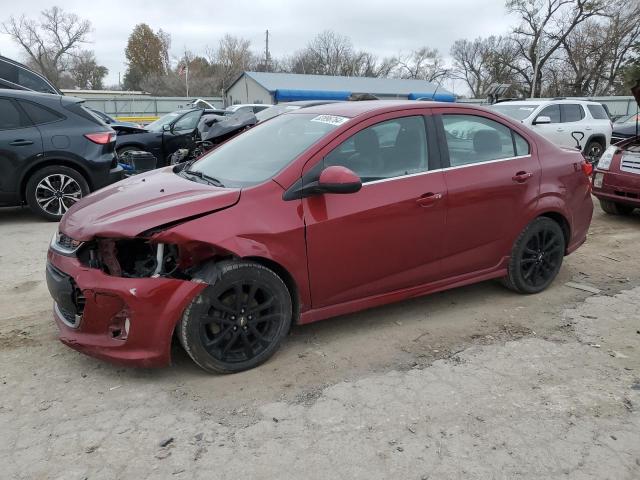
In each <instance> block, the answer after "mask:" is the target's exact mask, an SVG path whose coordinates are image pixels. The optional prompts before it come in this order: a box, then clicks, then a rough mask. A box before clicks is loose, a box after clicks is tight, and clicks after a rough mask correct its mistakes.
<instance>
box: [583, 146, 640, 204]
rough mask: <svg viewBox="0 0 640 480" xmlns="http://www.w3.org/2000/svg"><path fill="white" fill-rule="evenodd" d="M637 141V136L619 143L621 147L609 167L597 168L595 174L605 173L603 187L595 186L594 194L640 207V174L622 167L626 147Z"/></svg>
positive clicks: (604, 198)
mask: <svg viewBox="0 0 640 480" xmlns="http://www.w3.org/2000/svg"><path fill="white" fill-rule="evenodd" d="M637 141H638V139H637V138H633V139H630V140H626V141H624V142H620V143H617V144H616V146H617V147H619V149H618V150H617V151H616V153H615V154H614V155H613V159H612V160H611V165H610V166H609V169H608V170H602V169H600V168H597V167H596V168H595V174H601V175H604V178H603V183H602V187H601V188H597V187H596V186H595V185H594V186H593V194H594V195H595V196H596V197H597V198H601V199H603V200H611V201H613V202H620V203H624V204H626V205H633V206H634V207H636V208H640V175H639V174H637V173H631V172H624V171H622V170H621V169H620V163H621V161H622V155H623V153H624V149H625V148H626V147H628V146H630V145H631V144H633V143H636V142H637Z"/></svg>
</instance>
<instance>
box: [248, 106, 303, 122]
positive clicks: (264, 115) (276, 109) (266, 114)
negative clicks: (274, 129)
mask: <svg viewBox="0 0 640 480" xmlns="http://www.w3.org/2000/svg"><path fill="white" fill-rule="evenodd" d="M299 108H300V105H275V106H273V107H269V108H265V109H264V110H260V111H259V112H258V113H256V118H257V119H258V121H259V122H263V121H265V120H269V119H270V118H273V117H276V116H278V115H280V114H282V113H285V112H290V111H292V110H298V109H299Z"/></svg>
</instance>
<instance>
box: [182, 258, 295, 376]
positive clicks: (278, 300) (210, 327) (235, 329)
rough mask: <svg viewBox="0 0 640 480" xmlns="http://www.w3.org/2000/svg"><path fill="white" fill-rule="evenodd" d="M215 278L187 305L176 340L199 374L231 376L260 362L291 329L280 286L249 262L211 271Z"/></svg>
mask: <svg viewBox="0 0 640 480" xmlns="http://www.w3.org/2000/svg"><path fill="white" fill-rule="evenodd" d="M217 275H218V278H217V279H215V280H213V281H212V283H211V284H210V285H209V286H208V287H207V288H206V289H205V290H204V291H203V292H202V293H201V294H200V295H199V296H198V297H197V298H196V299H195V300H194V301H193V302H192V304H191V306H190V307H189V308H188V309H187V311H186V312H185V315H184V318H183V320H182V323H181V325H180V326H179V332H178V334H179V337H180V340H181V342H182V344H183V346H184V348H185V350H186V351H187V353H188V354H189V355H190V356H191V358H192V359H193V360H194V361H195V362H196V363H197V364H198V365H199V366H200V367H202V368H203V369H205V370H207V371H210V372H217V373H232V372H238V371H242V370H247V369H249V368H253V367H255V366H257V365H259V364H260V363H262V362H264V361H266V360H267V359H268V358H269V357H270V356H271V355H272V354H273V353H274V352H275V351H276V349H277V348H278V346H279V344H280V342H281V341H282V339H283V338H284V336H285V335H286V334H287V332H288V329H289V325H290V323H291V298H290V296H289V292H288V290H287V287H286V286H285V285H284V283H283V282H282V280H281V279H280V278H279V277H278V276H277V275H276V274H275V273H274V272H272V271H271V270H269V269H267V268H266V267H264V266H262V265H259V264H257V263H253V262H241V261H231V262H224V263H221V264H219V265H218V266H217Z"/></svg>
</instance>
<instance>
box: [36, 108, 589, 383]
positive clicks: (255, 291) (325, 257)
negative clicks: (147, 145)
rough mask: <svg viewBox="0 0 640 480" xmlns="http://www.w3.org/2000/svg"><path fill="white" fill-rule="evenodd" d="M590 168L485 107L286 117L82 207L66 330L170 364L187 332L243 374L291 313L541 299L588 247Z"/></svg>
mask: <svg viewBox="0 0 640 480" xmlns="http://www.w3.org/2000/svg"><path fill="white" fill-rule="evenodd" d="M463 129H465V130H463ZM471 132H473V134H472V135H471V134H468V133H471ZM381 138H386V139H387V140H385V141H384V142H381V141H380V139H381ZM590 172H591V165H590V164H587V163H586V162H585V160H584V158H583V156H582V154H581V153H580V152H577V151H572V150H563V149H560V148H558V147H556V146H554V145H553V144H551V143H550V142H549V141H547V140H546V139H544V138H543V137H541V136H539V135H537V134H536V133H535V132H533V131H532V130H530V129H528V128H526V127H525V126H524V125H522V124H521V123H519V122H515V121H511V120H509V119H507V118H505V117H503V116H501V115H499V114H496V113H495V112H492V111H491V110H488V109H484V108H481V107H475V106H469V105H461V104H437V103H431V102H416V101H385V102H380V101H363V102H344V103H334V104H329V105H321V106H316V107H310V108H305V109H301V110H296V111H293V112H290V113H286V114H284V115H280V116H278V117H275V118H272V119H271V120H269V121H267V122H263V123H260V124H258V125H256V126H255V127H253V128H252V129H250V130H248V131H246V132H245V133H243V134H241V135H238V136H237V137H235V138H233V139H231V140H229V141H227V142H226V143H224V144H222V145H221V146H219V147H218V148H216V149H214V150H212V151H211V152H210V153H208V154H207V155H205V156H204V157H202V158H201V159H200V160H198V161H196V162H191V163H184V164H181V165H176V166H174V167H167V168H163V169H158V170H154V171H153V172H150V173H146V174H142V175H139V176H137V177H131V178H129V179H127V180H124V181H122V182H119V183H118V184H116V185H114V186H112V187H109V188H107V189H106V190H103V191H102V192H101V194H100V195H94V196H90V197H88V198H86V199H84V200H83V201H82V202H81V203H80V204H78V205H76V206H74V207H73V208H72V209H71V210H70V211H69V212H68V213H67V214H66V216H65V217H64V218H63V220H62V222H61V224H60V228H59V231H58V232H57V233H56V235H55V236H54V238H53V239H52V242H51V247H50V250H49V253H48V262H47V282H48V286H49V290H50V292H51V295H52V296H53V298H54V299H55V307H54V312H55V313H54V315H55V320H56V322H57V324H58V327H59V329H60V339H61V340H62V341H63V342H64V343H65V344H67V345H69V346H70V347H72V348H75V349H77V350H79V351H82V352H84V353H86V354H89V355H92V356H96V357H99V358H103V359H108V360H113V361H118V362H122V363H126V364H129V365H139V366H162V365H167V364H168V363H169V362H170V345H171V339H172V336H173V334H174V332H175V334H176V336H177V337H178V338H179V340H180V342H181V343H182V345H183V347H184V349H185V350H186V352H187V353H188V354H189V355H190V356H191V358H192V359H193V360H194V361H195V363H197V364H198V365H199V366H201V367H202V368H204V369H205V370H207V371H210V372H237V371H241V370H246V369H248V368H252V367H255V366H257V365H259V364H261V363H262V362H264V361H265V360H267V359H268V358H269V357H270V356H271V355H272V354H273V353H274V352H275V351H276V349H277V348H278V346H279V345H280V343H281V342H282V340H283V338H284V337H285V335H286V334H287V332H288V331H289V327H290V326H291V324H292V323H299V324H305V323H309V322H315V321H317V320H322V319H325V318H329V317H333V316H337V315H342V314H347V313H350V312H355V311H358V310H362V309H365V308H370V307H375V306H378V305H383V304H386V303H390V302H395V301H399V300H402V299H406V298H412V297H416V296H419V295H424V294H427V293H431V292H436V291H441V290H445V289H448V288H453V287H458V286H462V285H467V284H470V283H474V282H479V281H483V280H489V279H493V278H501V279H502V280H503V282H504V284H505V285H507V286H508V287H509V288H511V289H513V290H515V291H517V292H520V293H526V294H533V293H537V292H540V291H542V290H544V289H545V288H547V287H548V286H549V285H550V284H551V282H552V281H553V280H554V278H555V277H556V275H557V273H558V271H559V270H560V267H561V264H562V260H563V257H564V256H565V255H567V254H570V253H571V252H573V251H574V250H576V249H577V248H578V247H579V246H580V245H581V244H582V243H583V242H584V241H585V238H586V235H587V230H588V228H589V223H590V220H591V215H592V211H593V204H592V201H591V192H590V190H591V185H590V181H589V174H590Z"/></svg>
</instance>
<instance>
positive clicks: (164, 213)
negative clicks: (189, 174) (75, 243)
mask: <svg viewBox="0 0 640 480" xmlns="http://www.w3.org/2000/svg"><path fill="white" fill-rule="evenodd" d="M239 199H240V189H231V188H218V187H213V186H211V185H205V184H202V183H196V182H192V181H190V180H187V179H186V178H183V177H181V176H178V175H176V174H175V173H173V170H172V168H171V167H167V168H162V169H159V170H153V171H151V172H148V173H144V174H141V175H135V176H133V177H130V178H128V179H126V180H122V181H120V182H118V183H114V184H113V185H110V186H108V187H106V188H103V189H102V190H98V191H97V192H95V193H93V194H91V195H89V196H87V197H85V198H83V199H82V200H81V201H79V202H78V203H76V204H75V205H73V206H72V207H71V208H70V209H69V211H68V212H67V213H66V214H65V216H64V217H63V218H62V220H61V222H60V231H61V232H63V233H64V234H65V235H68V236H70V237H71V238H73V239H75V240H80V241H87V240H91V239H92V238H94V237H135V236H136V235H139V234H140V233H142V232H145V231H147V230H149V229H153V228H156V227H160V226H163V225H167V224H172V223H176V222H180V221H181V220H187V219H191V218H194V217H198V216H203V215H206V214H209V213H212V212H215V211H217V210H222V209H224V208H228V207H230V206H232V205H234V204H236V203H237V202H238V200H239Z"/></svg>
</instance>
